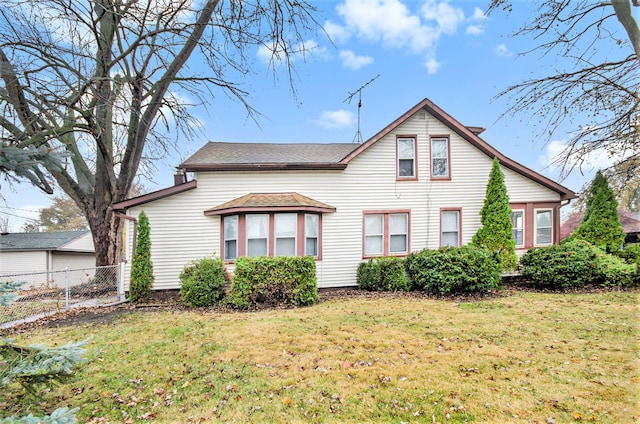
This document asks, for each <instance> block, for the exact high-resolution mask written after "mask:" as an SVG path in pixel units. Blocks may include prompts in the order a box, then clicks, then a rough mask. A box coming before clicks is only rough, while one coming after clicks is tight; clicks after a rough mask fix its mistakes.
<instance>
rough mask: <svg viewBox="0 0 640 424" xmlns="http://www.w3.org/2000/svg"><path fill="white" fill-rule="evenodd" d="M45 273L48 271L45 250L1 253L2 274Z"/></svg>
mask: <svg viewBox="0 0 640 424" xmlns="http://www.w3.org/2000/svg"><path fill="white" fill-rule="evenodd" d="M45 271H47V252H45V251H44V250H33V251H22V252H0V274H3V275H6V274H20V273H25V272H45Z"/></svg>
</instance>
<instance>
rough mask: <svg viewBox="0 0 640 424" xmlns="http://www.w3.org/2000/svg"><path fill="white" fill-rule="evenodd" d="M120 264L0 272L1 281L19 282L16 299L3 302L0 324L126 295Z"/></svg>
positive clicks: (119, 298) (114, 300)
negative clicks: (122, 290) (7, 304)
mask: <svg viewBox="0 0 640 424" xmlns="http://www.w3.org/2000/svg"><path fill="white" fill-rule="evenodd" d="M120 277H121V276H120V265H112V266H103V267H97V268H85V269H65V270H62V271H48V272H32V273H21V274H8V275H0V283H4V282H13V283H17V284H18V285H19V286H18V291H17V292H16V293H15V294H16V297H15V301H14V302H12V303H11V305H9V306H8V307H3V306H0V326H6V325H5V324H7V323H11V322H14V321H20V320H25V319H33V318H34V317H38V316H44V315H47V314H51V313H55V312H60V311H64V310H68V309H70V308H74V307H86V306H99V305H105V304H109V303H114V302H117V301H120V300H123V299H124V293H122V292H121V290H120V287H121V285H120Z"/></svg>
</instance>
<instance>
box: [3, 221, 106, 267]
mask: <svg viewBox="0 0 640 424" xmlns="http://www.w3.org/2000/svg"><path fill="white" fill-rule="evenodd" d="M95 265H96V259H95V252H94V248H93V239H92V238H91V233H90V232H89V231H59V232H50V233H3V234H2V235H0V275H10V274H20V273H32V272H52V271H60V270H64V269H65V268H69V269H84V268H93V267H95Z"/></svg>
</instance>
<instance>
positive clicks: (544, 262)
mask: <svg viewBox="0 0 640 424" xmlns="http://www.w3.org/2000/svg"><path fill="white" fill-rule="evenodd" d="M596 254H597V248H594V246H592V245H591V244H589V243H587V242H585V241H583V240H573V241H569V242H566V243H562V244H561V245H551V246H545V247H538V248H531V249H529V250H528V251H527V253H525V254H524V256H522V258H521V259H520V264H521V265H522V272H521V273H522V276H523V277H525V278H526V279H528V280H529V281H530V282H532V283H533V284H534V285H535V286H536V287H545V288H553V289H559V288H568V287H579V286H584V285H585V284H589V283H592V282H594V281H595V279H596V274H597V266H596Z"/></svg>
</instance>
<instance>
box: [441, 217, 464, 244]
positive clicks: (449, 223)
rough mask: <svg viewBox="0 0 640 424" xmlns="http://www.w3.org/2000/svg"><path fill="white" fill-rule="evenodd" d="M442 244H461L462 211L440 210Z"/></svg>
mask: <svg viewBox="0 0 640 424" xmlns="http://www.w3.org/2000/svg"><path fill="white" fill-rule="evenodd" d="M440 231H441V234H440V246H453V247H459V246H460V211H459V210H449V211H441V212H440Z"/></svg>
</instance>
